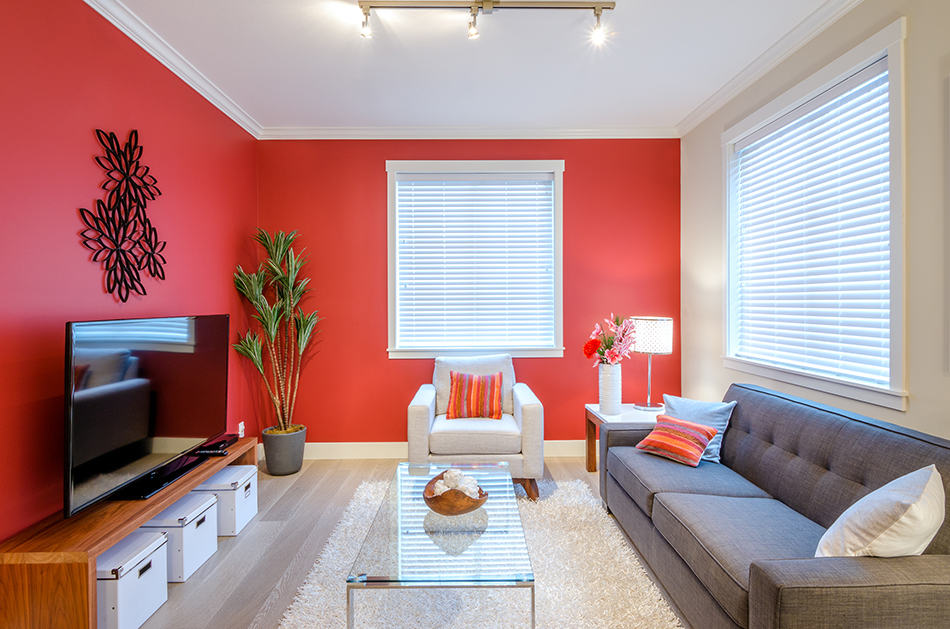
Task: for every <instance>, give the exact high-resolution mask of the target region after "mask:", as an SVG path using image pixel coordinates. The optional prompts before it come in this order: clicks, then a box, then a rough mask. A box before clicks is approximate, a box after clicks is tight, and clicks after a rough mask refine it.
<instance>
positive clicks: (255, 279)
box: [234, 229, 320, 476]
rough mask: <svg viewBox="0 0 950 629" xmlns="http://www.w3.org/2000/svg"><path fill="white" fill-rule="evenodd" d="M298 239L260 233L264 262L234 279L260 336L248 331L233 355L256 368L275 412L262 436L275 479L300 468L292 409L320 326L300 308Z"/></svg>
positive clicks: (301, 429) (302, 432)
mask: <svg viewBox="0 0 950 629" xmlns="http://www.w3.org/2000/svg"><path fill="white" fill-rule="evenodd" d="M296 238H297V232H296V231H292V232H290V233H289V234H285V233H284V232H277V233H275V234H273V235H271V234H269V233H268V232H266V231H265V230H263V229H258V230H257V235H256V236H255V237H254V240H256V241H257V242H258V243H260V245H261V246H262V247H263V248H264V251H265V253H266V254H267V258H266V259H265V260H264V261H263V262H262V263H261V264H259V265H258V267H257V271H256V272H254V273H248V272H246V271H245V270H244V269H242V268H241V266H240V265H238V267H237V270H236V271H235V273H234V286H235V287H236V288H237V290H238V292H239V293H240V294H241V296H242V297H244V298H245V299H247V301H248V302H250V304H251V306H252V307H253V308H254V311H255V314H254V319H255V320H256V321H257V322H258V324H259V326H257V327H259V328H260V329H261V333H262V334H258V333H257V332H255V331H253V330H249V331H247V332H246V333H245V334H244V335H243V336H239V341H238V342H237V343H235V344H234V349H235V350H236V351H237V352H238V353H239V354H241V355H242V356H244V357H246V358H247V359H248V360H250V361H251V362H252V363H253V364H254V367H255V368H257V371H258V373H260V374H261V378H262V379H263V381H264V386H265V387H266V389H267V395H268V397H269V398H270V402H271V404H272V406H273V408H274V416H275V419H276V424H275V425H273V426H269V427H268V428H265V429H264V430H263V432H262V436H263V439H264V460H265V461H266V463H267V471H268V472H269V473H270V474H273V475H275V476H280V475H284V474H293V473H294V472H297V471H299V470H300V466H301V465H302V464H303V449H304V444H305V443H306V441H307V427H306V426H303V425H301V424H295V423H293V417H294V406H295V404H296V402H297V387H298V385H299V384H300V371H301V369H302V368H303V358H304V354H305V352H306V351H307V346H308V345H309V344H310V341H311V339H312V338H313V333H314V330H315V329H316V325H317V322H318V321H319V320H320V318H319V317H318V316H317V313H316V311H314V312H310V313H306V312H304V311H303V310H302V309H301V308H300V300H301V298H302V297H303V296H304V295H305V294H306V293H307V292H309V289H308V288H307V285H308V284H309V283H310V278H301V277H299V275H300V269H301V268H302V267H303V265H304V263H305V262H306V260H305V259H304V258H303V252H301V253H300V254H299V255H298V254H297V253H296V252H295V251H294V249H293V246H292V245H293V243H294V240H296Z"/></svg>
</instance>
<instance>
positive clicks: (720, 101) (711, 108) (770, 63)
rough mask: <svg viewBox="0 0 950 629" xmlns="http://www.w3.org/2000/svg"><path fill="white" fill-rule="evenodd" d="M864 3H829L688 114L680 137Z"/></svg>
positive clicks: (848, 0) (847, 0)
mask: <svg viewBox="0 0 950 629" xmlns="http://www.w3.org/2000/svg"><path fill="white" fill-rule="evenodd" d="M859 4H861V0H828V2H825V4H823V5H822V6H821V7H819V8H818V9H816V10H815V11H814V12H813V13H812V14H811V15H809V16H808V17H806V18H805V19H804V20H802V21H801V22H800V23H799V24H798V26H796V27H795V28H793V29H792V30H791V31H789V32H788V33H787V34H786V35H785V36H784V37H782V38H781V39H779V40H778V41H777V42H775V43H774V44H772V45H771V46H770V47H769V48H768V50H766V51H765V52H764V53H762V54H761V55H759V56H758V57H757V58H756V59H755V61H753V62H752V63H750V64H749V65H747V66H746V67H745V68H743V69H742V70H741V71H740V72H739V74H737V75H736V76H734V77H732V79H731V80H730V81H729V82H728V83H726V84H725V85H723V86H722V87H721V88H719V89H718V90H716V92H715V93H714V94H713V95H712V96H710V97H709V98H707V99H706V100H705V101H703V102H702V103H700V105H699V106H698V107H696V109H694V110H693V111H691V112H689V114H687V115H686V117H685V118H683V119H682V120H681V121H680V123H679V124H678V125H676V128H677V129H679V131H680V133H681V135H683V136H685V135H686V134H687V133H689V132H690V131H692V130H693V129H695V128H696V127H697V126H699V124H700V123H701V122H702V121H704V120H705V119H706V118H708V117H709V116H711V115H713V114H714V113H716V112H717V111H719V109H720V108H721V107H722V106H723V105H725V104H726V103H728V102H729V101H731V100H732V99H733V98H735V97H736V96H738V95H739V94H741V93H742V92H743V91H744V90H745V89H746V88H748V87H749V86H751V85H752V84H753V83H755V82H756V81H758V80H759V79H761V78H762V77H763V76H765V74H766V73H768V72H769V71H771V70H772V69H774V68H775V67H776V66H777V65H778V64H780V63H781V62H783V61H785V59H787V58H788V57H790V56H791V55H792V54H793V53H795V52H796V51H797V50H799V49H800V48H801V47H802V46H804V45H805V44H807V43H808V42H810V41H811V40H812V39H814V38H815V37H816V36H817V35H818V34H819V33H821V32H822V31H823V30H825V29H826V28H828V27H829V26H831V25H832V24H833V23H835V22H836V21H837V20H838V19H839V18H841V16H843V15H845V14H846V13H848V12H849V11H851V9H853V8H854V7H856V6H858V5H859Z"/></svg>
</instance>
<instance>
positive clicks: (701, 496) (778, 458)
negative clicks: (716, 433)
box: [600, 384, 950, 629]
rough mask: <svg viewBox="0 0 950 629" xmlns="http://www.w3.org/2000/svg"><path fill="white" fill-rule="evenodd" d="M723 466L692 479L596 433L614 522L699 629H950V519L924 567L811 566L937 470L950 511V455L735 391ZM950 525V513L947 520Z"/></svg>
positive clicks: (765, 394)
mask: <svg viewBox="0 0 950 629" xmlns="http://www.w3.org/2000/svg"><path fill="white" fill-rule="evenodd" d="M724 399H725V400H726V401H731V400H735V401H736V402H737V404H736V408H735V411H734V412H733V415H732V419H731V421H730V423H729V427H728V428H727V429H726V431H725V434H724V436H723V443H722V450H721V458H722V463H721V464H719V463H710V462H707V461H703V462H701V463H700V465H699V467H697V468H691V467H687V466H685V465H681V464H679V463H674V462H673V461H669V460H667V459H664V458H661V457H657V456H653V455H650V454H646V453H644V452H642V451H640V450H637V449H636V448H635V447H634V446H635V445H636V444H637V443H638V442H639V441H640V440H641V439H642V438H643V437H644V436H646V435H647V434H648V433H649V428H644V427H643V425H642V424H622V423H617V424H605V425H603V426H602V427H601V435H600V457H601V477H600V492H601V496H602V497H603V500H604V503H605V504H606V505H607V508H608V509H609V510H610V511H611V513H613V514H614V515H615V517H616V518H617V520H618V522H619V523H620V525H621V526H622V527H623V529H624V531H626V533H627V535H628V536H629V537H630V539H631V540H632V541H633V543H634V545H635V546H636V547H637V549H638V550H639V552H640V554H641V555H642V556H643V558H644V559H645V560H646V562H647V563H648V564H649V565H650V567H651V569H652V570H653V572H654V573H655V575H656V576H657V578H658V579H659V581H660V582H661V583H662V585H663V586H664V588H665V589H666V591H667V592H668V593H669V595H670V597H671V598H672V599H673V601H674V602H675V603H676V605H677V606H678V607H679V609H680V612H681V613H682V614H683V616H684V617H685V619H686V620H687V621H688V622H689V623H690V624H691V625H693V626H694V627H697V628H703V629H705V628H707V627H753V628H755V629H760V628H766V627H768V628H771V627H783V628H791V627H802V628H805V627H807V628H809V629H812V628H815V627H862V628H863V627H950V517H948V518H947V520H945V522H944V525H943V526H942V527H941V529H940V530H939V531H938V533H937V536H936V537H935V538H934V540H933V542H932V543H931V544H930V546H929V547H928V548H927V551H926V552H925V553H924V554H923V555H921V556H918V557H897V558H889V559H884V558H877V557H853V558H852V557H835V558H820V559H816V558H815V557H814V554H815V549H816V547H817V546H818V540H819V539H820V538H821V536H822V534H823V533H824V532H825V529H826V528H827V527H828V526H830V525H831V523H832V522H834V520H835V519H836V518H837V517H838V515H840V514H841V513H842V512H843V511H844V510H845V509H846V508H847V507H849V506H850V505H851V504H853V503H854V502H855V501H856V500H858V499H859V498H861V497H862V496H864V495H865V494H867V493H869V492H870V491H873V490H874V489H876V488H878V487H881V486H882V485H884V484H886V483H888V482H889V481H891V480H893V479H895V478H897V477H898V476H902V475H903V474H906V473H908V472H912V471H914V470H917V469H919V468H921V467H924V466H926V465H930V464H931V463H934V464H936V466H937V468H938V470H939V471H940V474H941V476H942V477H943V482H944V489H945V491H946V494H947V496H948V498H950V442H948V441H946V440H944V439H940V438H938V437H933V436H930V435H926V434H922V433H918V432H915V431H912V430H908V429H905V428H901V427H899V426H894V425H892V424H887V423H884V422H878V421H875V420H872V419H869V418H867V417H862V416H859V415H853V414H850V413H847V412H845V411H841V410H838V409H834V408H830V407H826V406H822V405H820V404H816V403H814V402H809V401H807V400H803V399H800V398H795V397H792V396H788V395H785V394H782V393H778V392H775V391H771V390H769V389H763V388H761V387H756V386H751V385H746V384H733V385H732V386H731V387H729V390H728V392H727V393H726V395H725V398H724ZM948 515H950V509H948Z"/></svg>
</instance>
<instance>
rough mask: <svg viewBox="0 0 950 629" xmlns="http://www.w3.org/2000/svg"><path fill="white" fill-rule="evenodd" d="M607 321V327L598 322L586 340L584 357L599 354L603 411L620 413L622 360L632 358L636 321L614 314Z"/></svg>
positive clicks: (598, 363)
mask: <svg viewBox="0 0 950 629" xmlns="http://www.w3.org/2000/svg"><path fill="white" fill-rule="evenodd" d="M604 324H605V326H606V327H603V328H601V327H600V324H599V323H595V324H594V330H593V332H591V333H590V338H588V339H587V342H586V343H584V357H585V358H588V359H590V358H594V357H595V356H596V360H595V361H594V366H595V367H598V368H599V370H600V371H599V373H598V396H597V398H598V404H599V406H600V410H601V412H602V413H604V414H607V415H619V414H620V397H621V396H620V393H621V389H622V380H621V376H620V361H622V360H623V359H624V358H630V350H631V349H632V348H633V339H634V322H633V318H632V317H631V318H626V319H624V318H623V317H617V316H614V314H613V313H610V318H609V319H604Z"/></svg>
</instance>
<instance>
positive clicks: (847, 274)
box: [729, 58, 891, 388]
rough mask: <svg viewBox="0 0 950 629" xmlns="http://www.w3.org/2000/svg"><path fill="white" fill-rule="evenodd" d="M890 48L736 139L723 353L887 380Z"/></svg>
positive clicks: (850, 378) (862, 380) (829, 374)
mask: <svg viewBox="0 0 950 629" xmlns="http://www.w3.org/2000/svg"><path fill="white" fill-rule="evenodd" d="M888 91H889V82H888V71H887V59H886V58H884V59H881V60H880V61H878V62H876V63H874V64H872V65H871V66H869V67H866V68H864V69H863V70H861V71H860V72H858V73H856V74H854V75H852V76H851V77H849V78H848V79H846V80H844V81H842V82H841V83H838V84H837V85H835V86H834V87H832V88H831V89H829V90H828V91H826V92H824V93H823V94H821V95H820V96H818V97H816V98H815V99H813V100H812V101H810V102H808V103H806V104H804V105H802V106H801V107H799V108H797V109H796V110H794V111H792V112H791V113H789V114H787V115H786V116H784V117H782V118H780V119H779V120H777V121H775V122H773V123H772V124H770V125H767V126H766V127H764V128H762V129H760V130H759V131H757V132H755V133H753V134H751V135H750V136H748V137H746V138H744V139H743V140H741V141H739V142H737V143H736V145H735V147H734V154H733V158H732V161H731V172H730V180H731V184H732V204H731V205H732V208H733V209H732V211H733V220H732V223H731V225H732V227H731V239H732V242H731V247H730V293H731V294H730V317H729V325H730V330H729V334H730V339H729V345H730V355H731V356H734V357H736V358H740V359H746V360H749V361H753V362H756V363H761V364H765V365H770V366H774V367H779V368H782V369H787V370H791V371H794V372H800V373H806V374H812V375H817V376H820V377H824V378H830V379H834V380H840V381H845V382H851V383H857V384H860V385H866V386H871V387H880V388H887V387H888V385H889V384H890V364H891V362H890V361H891V343H890V339H891V322H890V315H891V304H890V298H891V261H890V255H891V213H890V138H889V111H888Z"/></svg>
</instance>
